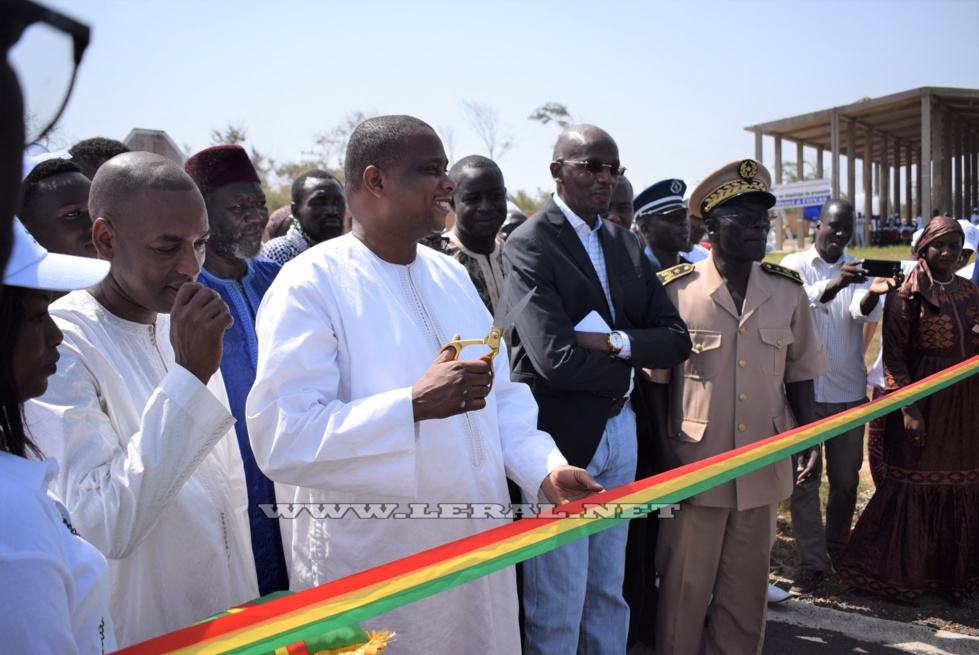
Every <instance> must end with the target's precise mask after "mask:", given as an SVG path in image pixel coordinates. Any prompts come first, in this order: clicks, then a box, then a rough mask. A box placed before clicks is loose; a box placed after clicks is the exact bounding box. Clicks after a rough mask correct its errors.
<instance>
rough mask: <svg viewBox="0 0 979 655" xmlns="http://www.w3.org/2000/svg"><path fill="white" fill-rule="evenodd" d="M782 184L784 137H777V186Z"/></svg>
mask: <svg viewBox="0 0 979 655" xmlns="http://www.w3.org/2000/svg"><path fill="white" fill-rule="evenodd" d="M780 184H782V137H780V136H777V137H775V185H776V186H778V185H780Z"/></svg>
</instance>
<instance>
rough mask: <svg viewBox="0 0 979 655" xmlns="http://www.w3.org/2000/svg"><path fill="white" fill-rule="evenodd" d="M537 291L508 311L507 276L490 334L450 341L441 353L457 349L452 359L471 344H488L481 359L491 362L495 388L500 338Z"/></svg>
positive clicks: (508, 282)
mask: <svg viewBox="0 0 979 655" xmlns="http://www.w3.org/2000/svg"><path fill="white" fill-rule="evenodd" d="M535 291H537V287H534V288H533V289H531V290H530V291H528V292H527V295H525V296H524V297H523V298H521V299H520V300H519V301H517V304H515V305H514V306H513V308H512V309H511V310H510V311H509V312H508V311H506V308H507V300H509V297H510V278H507V279H506V281H505V282H504V283H503V293H501V294H500V300H499V302H497V304H496V316H494V317H493V325H491V326H490V329H489V334H487V335H486V336H485V337H483V338H482V339H456V340H455V341H450V342H449V343H447V344H445V345H444V346H442V347H441V348H440V349H439V354H441V353H443V352H445V351H446V350H448V349H450V348H451V349H452V350H454V351H455V354H454V355H453V357H452V359H459V354H460V353H462V350H463V349H464V348H467V347H469V346H487V347H488V348H489V349H490V351H489V352H488V353H486V354H485V355H483V356H482V357H480V359H481V360H483V361H484V362H486V363H487V364H489V367H490V385H489V386H490V390H492V389H493V379H494V378H495V372H494V370H493V359H494V358H495V357H496V356H497V355H498V354H499V352H500V340H501V339H503V335H504V334H506V331H507V330H509V329H510V327H511V326H512V325H513V321H514V320H515V319H516V318H517V316H518V315H519V314H520V312H522V311H523V310H524V307H526V306H527V303H529V302H530V299H531V297H532V296H533V295H534V292H535Z"/></svg>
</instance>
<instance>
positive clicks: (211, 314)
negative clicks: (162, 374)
mask: <svg viewBox="0 0 979 655" xmlns="http://www.w3.org/2000/svg"><path fill="white" fill-rule="evenodd" d="M234 323H235V320H234V318H232V317H231V313H230V312H229V311H228V306H227V305H226V304H225V303H224V301H223V300H221V296H219V295H218V292H217V291H214V290H212V289H207V288H205V287H203V286H201V285H200V284H199V283H198V282H186V283H184V284H183V285H181V287H180V289H179V290H178V291H177V297H176V299H175V300H174V302H173V309H172V310H171V311H170V343H171V344H172V345H173V352H174V355H175V357H176V361H177V364H179V365H181V366H183V367H184V368H185V369H187V370H188V371H190V372H191V373H193V374H194V375H195V376H196V377H197V379H198V380H200V381H201V382H202V383H203V384H207V383H208V381H209V380H210V379H211V376H212V375H214V373H215V372H216V371H217V370H218V367H219V366H221V355H222V354H223V351H224V333H225V331H226V330H227V329H228V328H230V327H231V326H232V325H234Z"/></svg>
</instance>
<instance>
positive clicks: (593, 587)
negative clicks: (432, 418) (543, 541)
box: [523, 403, 636, 655]
mask: <svg viewBox="0 0 979 655" xmlns="http://www.w3.org/2000/svg"><path fill="white" fill-rule="evenodd" d="M587 470H588V472H589V473H591V474H592V475H593V476H594V477H595V479H596V480H598V482H599V483H600V484H601V485H602V486H603V487H605V488H606V489H614V488H615V487H619V486H622V485H624V484H629V483H630V482H634V481H635V476H636V415H635V414H634V413H633V411H632V408H630V407H629V404H628V403H626V405H625V407H623V409H622V413H620V414H619V415H618V416H616V417H615V418H612V419H609V421H608V423H606V425H605V432H604V433H603V434H602V440H601V442H600V443H599V444H598V450H597V451H595V456H594V457H592V460H591V462H590V463H589V464H588V467H587ZM534 500H536V499H534ZM531 502H533V500H532V501H531ZM628 531H629V526H628V524H625V523H623V524H621V525H618V526H616V527H614V528H610V529H608V530H603V531H602V532H598V533H596V534H593V535H591V536H589V537H585V538H583V539H578V540H577V541H573V542H571V543H570V544H567V545H565V546H561V547H560V548H557V549H555V550H552V551H549V552H547V553H544V554H543V555H538V556H537V557H534V558H533V559H529V560H527V561H526V562H524V569H523V571H524V572H523V577H524V595H523V602H524V614H525V620H524V629H525V639H524V654H525V655H536V654H540V655H557V654H558V653H560V654H561V655H570V654H571V653H576V652H577V653H579V654H580V655H597V654H600V653H610V654H614V655H623V654H624V653H625V652H626V637H627V636H628V632H629V606H628V605H627V604H626V602H625V600H624V599H623V598H622V578H623V576H624V572H625V543H626V538H627V537H628Z"/></svg>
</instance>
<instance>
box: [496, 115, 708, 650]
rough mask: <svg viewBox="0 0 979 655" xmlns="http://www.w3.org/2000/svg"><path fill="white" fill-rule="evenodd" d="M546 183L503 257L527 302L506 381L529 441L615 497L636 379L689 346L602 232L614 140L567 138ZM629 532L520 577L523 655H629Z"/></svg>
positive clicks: (619, 233) (651, 278) (618, 235)
mask: <svg viewBox="0 0 979 655" xmlns="http://www.w3.org/2000/svg"><path fill="white" fill-rule="evenodd" d="M550 169H551V176H552V177H553V178H554V181H555V184H556V187H557V191H556V193H555V194H554V196H553V197H552V198H551V199H550V200H548V201H547V203H546V204H545V205H544V207H543V208H542V209H541V210H540V211H539V212H537V213H536V214H535V215H534V216H532V217H531V218H529V219H528V220H527V222H526V223H524V224H523V225H521V226H520V227H518V228H517V229H516V230H515V231H514V232H513V234H512V235H511V236H510V238H509V239H508V240H507V244H506V247H505V248H504V250H503V258H504V267H505V269H506V271H507V275H508V276H510V279H511V280H512V282H511V284H512V291H513V295H512V297H513V298H521V297H523V294H525V293H527V292H528V291H530V290H531V289H536V291H535V293H534V296H533V299H532V300H531V302H530V305H529V306H528V307H527V308H526V309H525V310H524V311H523V313H522V314H520V315H519V316H518V317H517V320H516V324H515V325H514V332H513V348H512V378H513V379H514V380H515V381H518V382H525V383H527V384H528V385H529V386H530V388H531V390H532V391H533V394H534V397H535V399H536V400H537V404H538V406H539V413H538V420H537V426H538V428H540V429H541V430H545V431H547V432H549V433H550V434H551V436H552V437H553V438H554V441H555V442H556V443H557V445H558V447H559V448H560V449H561V452H562V453H563V454H564V456H565V457H566V458H567V459H568V461H569V462H573V463H574V464H575V465H576V466H581V467H586V468H587V470H588V472H589V473H591V474H592V475H593V476H594V477H595V478H596V479H597V480H598V481H599V483H600V484H602V485H603V486H604V487H605V488H606V489H612V488H614V487H617V486H620V485H623V484H627V483H630V482H633V481H634V480H635V473H636V416H635V413H634V412H633V410H632V407H631V406H630V405H629V403H628V402H627V400H629V396H630V393H631V392H632V379H633V374H634V372H635V369H636V368H637V367H652V368H669V367H671V366H674V365H676V364H679V363H680V362H682V361H683V360H684V359H686V358H687V357H688V356H689V353H690V338H689V336H688V334H687V329H686V326H685V325H684V324H683V321H681V320H680V317H679V316H678V315H677V312H676V310H675V309H674V307H673V305H672V304H671V303H670V302H669V301H668V300H667V299H666V295H665V293H664V291H663V287H662V285H661V284H660V283H659V282H658V281H657V279H656V276H655V274H654V272H653V269H652V266H651V264H650V262H649V260H648V259H647V258H646V256H645V255H644V254H643V250H642V245H641V244H640V243H639V240H638V239H636V238H635V237H634V236H633V235H632V234H630V233H629V232H628V231H627V230H625V229H623V228H622V227H620V226H618V225H615V224H613V223H612V222H610V221H603V220H602V219H601V218H600V215H601V214H604V213H605V212H607V211H608V208H609V203H610V201H611V198H612V192H613V190H614V187H615V185H616V182H617V181H618V179H619V178H620V177H621V175H622V173H623V172H624V171H625V169H624V168H623V167H622V166H621V164H620V163H619V150H618V146H616V144H615V141H614V140H613V139H612V137H611V136H609V135H608V133H606V132H605V131H603V130H601V129H599V128H597V127H595V126H593V125H579V126H576V127H571V128H569V129H567V130H565V132H563V133H562V134H561V136H560V137H559V138H558V141H557V144H556V145H555V147H554V157H553V161H551V164H550ZM640 406H641V405H640ZM528 500H530V501H532V500H535V499H528ZM627 530H628V526H626V525H624V524H623V525H619V526H616V527H614V528H612V529H609V530H605V531H603V532H600V533H597V534H594V535H591V536H589V537H587V538H584V539H579V540H578V541H575V542H572V543H570V544H567V545H566V546H563V547H561V548H559V549H557V550H553V551H551V552H549V553H545V554H544V555H540V556H538V557H535V558H533V559H531V560H528V561H527V562H526V563H525V564H524V609H525V617H526V620H525V628H526V638H525V640H524V645H525V650H524V652H525V653H543V654H551V653H575V652H588V653H619V654H621V653H624V652H625V651H626V633H627V631H628V624H629V608H628V606H627V605H626V603H625V601H624V600H623V598H622V580H623V571H624V567H625V542H626V534H627Z"/></svg>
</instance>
